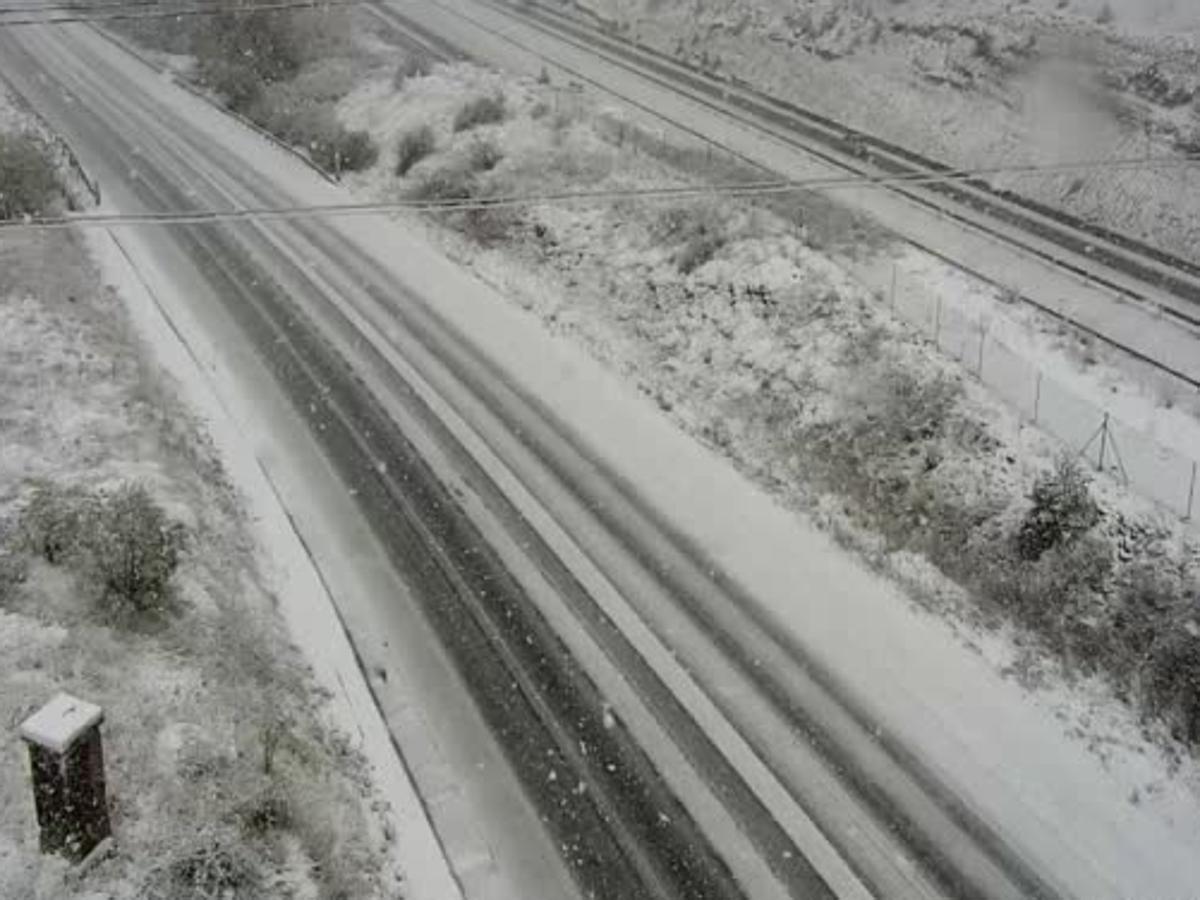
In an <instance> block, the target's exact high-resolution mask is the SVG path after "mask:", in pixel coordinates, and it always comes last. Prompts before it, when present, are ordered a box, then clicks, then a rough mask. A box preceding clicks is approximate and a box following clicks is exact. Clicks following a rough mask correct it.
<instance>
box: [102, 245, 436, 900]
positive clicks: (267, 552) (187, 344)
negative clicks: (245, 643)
mask: <svg viewBox="0 0 1200 900" xmlns="http://www.w3.org/2000/svg"><path fill="white" fill-rule="evenodd" d="M89 238H90V241H89V243H90V245H91V248H92V252H93V253H94V254H95V257H96V259H97V260H98V261H99V263H100V267H101V273H102V275H103V277H104V280H105V283H107V284H111V285H113V286H115V287H116V289H117V290H118V292H119V293H120V295H121V297H122V298H123V299H124V300H125V301H126V304H127V307H128V309H129V311H130V313H131V315H132V318H133V322H134V325H135V326H136V327H137V329H138V331H139V333H140V334H141V336H142V338H143V339H144V340H145V341H146V343H147V344H148V345H149V346H151V347H153V348H154V353H155V358H156V360H157V362H158V364H159V365H161V366H163V368H164V369H166V370H167V371H168V372H170V373H171V375H172V376H173V377H174V378H175V379H177V381H178V383H179V385H180V387H181V394H182V395H183V397H184V398H185V399H186V401H187V406H188V407H189V408H190V409H191V410H192V411H193V413H194V414H196V415H198V416H199V417H200V419H201V421H202V422H203V424H204V427H205V430H206V432H207V434H208V435H209V436H210V437H211V439H212V440H213V443H214V445H215V447H216V449H217V451H218V453H219V454H220V456H221V459H222V462H223V464H224V466H225V467H226V469H227V471H228V473H229V476H230V478H231V480H232V482H233V483H234V484H235V485H236V486H237V488H238V489H239V491H240V494H241V496H242V497H243V499H244V500H245V503H246V507H247V513H248V516H249V520H250V526H251V529H252V531H253V535H254V539H255V541H256V543H257V544H258V546H260V547H261V549H262V557H261V564H262V565H263V567H264V570H265V572H264V577H265V578H266V580H267V583H268V584H269V586H270V590H271V591H272V593H273V594H274V595H275V596H276V597H277V598H278V602H277V609H278V610H279V612H280V613H281V614H282V615H283V617H284V619H285V621H286V622H287V627H288V631H289V633H290V634H291V636H292V638H293V639H294V640H295V641H296V643H297V645H298V646H299V648H300V650H301V651H302V652H303V654H304V658H305V660H306V661H307V662H308V663H309V665H311V666H312V671H313V675H314V676H315V677H316V680H317V682H318V683H319V684H320V685H321V687H322V688H323V690H324V692H325V697H326V698H327V700H328V703H327V704H326V705H325V707H324V708H323V709H322V710H321V713H322V715H323V716H325V717H327V719H328V721H329V724H330V725H331V726H332V727H334V728H336V729H338V730H339V731H340V732H341V733H343V734H346V735H349V736H352V737H351V742H352V744H353V746H354V747H355V749H356V751H357V752H359V753H361V754H362V756H363V758H364V759H365V760H366V762H367V765H368V766H369V772H370V773H369V778H370V780H371V784H372V787H373V789H374V797H373V799H372V802H371V810H372V811H373V812H374V813H375V814H376V817H377V818H376V820H375V821H374V822H373V823H372V824H373V826H374V828H373V830H374V833H375V836H376V838H377V839H378V840H379V845H380V847H381V848H382V850H383V852H384V853H385V854H386V855H387V857H388V858H389V859H390V861H391V866H390V868H391V871H392V873H393V876H394V879H395V881H396V882H397V884H398V885H400V889H401V890H402V895H403V896H404V897H406V898H429V900H450V898H453V897H455V896H458V895H459V888H458V886H457V885H456V884H455V881H454V877H453V875H452V874H451V873H450V869H449V866H448V864H447V861H446V859H445V856H444V854H443V851H442V849H441V847H440V845H439V843H438V839H437V837H436V835H435V834H434V833H433V830H432V828H431V827H430V824H429V821H428V819H427V818H426V816H425V814H424V810H423V804H422V801H421V799H420V797H419V796H418V795H417V793H416V791H415V789H414V787H413V784H412V780H411V778H410V777H409V774H408V772H407V771H406V770H405V766H404V762H403V760H402V759H401V758H400V756H399V754H398V753H397V751H396V748H395V747H394V746H393V743H392V738H391V736H390V735H389V733H388V728H387V725H386V724H385V722H384V720H383V717H382V715H381V713H380V710H379V709H378V707H377V705H376V703H375V700H374V698H373V697H372V695H371V691H370V688H369V686H368V685H367V682H366V678H365V674H364V672H363V671H362V669H361V667H360V665H359V663H358V660H357V659H356V656H355V652H354V649H353V648H352V646H351V644H350V641H349V639H348V637H347V635H346V632H345V628H344V627H343V624H342V622H341V620H340V618H339V616H338V613H337V610H336V607H335V605H334V602H333V599H332V598H331V596H330V594H329V591H328V589H327V587H326V584H325V582H324V580H323V578H322V576H321V573H320V572H319V571H318V569H317V567H316V565H315V564H314V562H313V560H312V558H311V557H310V555H309V553H308V550H307V548H306V547H305V546H304V543H303V540H302V539H301V537H300V536H299V534H298V533H297V532H296V530H295V527H294V525H293V523H292V521H291V517H290V514H289V513H288V511H287V509H286V508H285V506H284V503H283V500H282V497H281V496H280V495H279V493H278V489H277V488H276V486H275V484H274V483H273V481H272V479H271V476H270V474H269V473H268V471H267V469H266V468H265V467H264V466H263V464H262V461H261V460H260V458H259V457H258V455H257V452H256V449H255V448H254V447H253V446H251V445H250V444H249V443H248V442H247V440H246V438H245V435H244V433H243V432H242V430H241V429H240V428H239V427H238V425H237V421H236V419H235V414H234V413H233V412H232V411H231V408H230V404H231V403H234V404H236V403H237V400H236V398H234V397H232V396H230V395H229V393H228V390H225V391H222V390H221V387H220V386H218V385H217V384H216V383H215V382H214V380H213V377H212V373H211V372H208V371H206V367H205V364H204V362H203V361H204V360H213V359H216V358H217V356H218V353H217V351H216V349H215V348H214V347H212V346H206V345H205V343H204V338H203V331H202V329H199V328H196V327H194V326H191V327H189V325H188V324H185V321H186V320H185V317H186V301H183V300H182V299H181V298H164V297H158V296H155V295H154V294H153V293H152V292H151V291H150V290H149V288H148V287H147V284H146V281H145V280H144V277H143V276H142V275H140V274H139V273H138V271H137V270H135V269H134V268H133V265H132V263H131V261H130V258H129V256H128V255H127V253H126V249H125V247H124V246H123V243H124V244H128V243H129V242H130V239H131V238H130V236H126V237H125V238H124V242H123V240H122V238H121V237H120V236H118V235H114V234H111V233H108V232H103V233H101V232H90V233H89ZM144 264H145V258H144V257H143V265H144ZM155 282H156V283H157V284H159V285H169V284H170V283H171V281H170V279H169V278H163V277H161V273H160V277H158V278H156V279H155ZM185 335H186V338H185ZM225 387H226V388H228V385H226V386H225ZM244 412H245V411H244V410H243V413H244Z"/></svg>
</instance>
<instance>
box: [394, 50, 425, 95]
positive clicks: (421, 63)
mask: <svg viewBox="0 0 1200 900" xmlns="http://www.w3.org/2000/svg"><path fill="white" fill-rule="evenodd" d="M432 71H433V62H432V61H431V60H430V58H429V57H428V56H427V55H426V54H424V53H422V52H421V51H419V50H415V51H413V52H412V53H409V54H407V55H406V56H405V57H404V59H402V60H401V61H400V65H398V66H396V72H395V74H393V75H392V87H394V88H395V89H396V90H400V89H401V88H402V87H404V85H405V83H406V82H407V81H408V80H409V79H410V78H424V77H425V76H426V75H428V74H429V73H430V72H432Z"/></svg>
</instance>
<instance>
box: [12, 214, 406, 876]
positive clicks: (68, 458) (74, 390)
mask: <svg viewBox="0 0 1200 900" xmlns="http://www.w3.org/2000/svg"><path fill="white" fill-rule="evenodd" d="M0 421H2V422H3V423H4V426H3V428H4V435H5V438H4V443H3V451H2V452H0V717H3V720H4V721H5V722H8V723H10V725H13V726H15V724H16V723H19V722H20V721H21V720H22V719H23V718H24V717H25V716H27V715H28V714H29V713H31V712H32V711H33V710H34V709H36V708H37V707H38V706H40V705H41V704H42V703H44V702H45V701H46V700H47V699H48V698H49V697H50V696H51V695H53V694H54V693H55V692H57V691H60V690H65V691H68V692H70V693H73V694H76V695H78V696H80V697H83V698H86V699H88V700H91V701H93V702H96V703H99V704H100V705H102V706H103V707H104V709H105V713H106V722H105V725H104V740H105V757H106V770H107V778H108V791H109V801H110V809H111V817H112V821H113V825H114V829H115V832H116V838H117V852H116V855H115V856H114V857H112V858H111V859H109V860H108V861H106V862H104V863H102V864H101V865H100V866H99V867H98V868H97V869H95V870H94V871H93V872H92V873H91V874H89V876H88V877H87V878H86V879H85V880H84V881H83V882H82V883H74V882H64V880H63V867H62V865H61V864H60V863H59V862H57V861H56V860H54V859H53V858H43V857H41V856H40V855H39V854H38V851H37V832H36V825H35V822H36V820H35V816H34V810H33V800H32V796H31V792H30V788H29V782H28V773H27V763H26V760H25V753H24V749H23V747H22V746H21V745H20V742H19V741H15V740H11V741H6V742H5V745H4V749H3V760H2V762H3V764H2V765H0V896H2V897H21V898H45V900H51V898H53V900H60V898H69V897H95V896H98V895H103V896H119V897H137V898H155V900H157V898H164V900H165V898H170V900H201V898H204V900H208V898H210V897H223V898H231V900H243V898H245V900H260V898H264V900H265V898H285V897H288V898H290V897H313V898H318V897H319V898H329V900H333V898H350V897H355V898H357V897H382V896H390V895H389V894H388V893H387V890H388V888H387V886H386V885H385V884H384V883H383V881H382V871H381V866H382V858H381V856H380V854H379V851H378V850H377V848H376V847H375V846H374V845H373V842H372V838H371V837H370V834H371V832H370V828H369V825H368V821H367V818H366V813H365V812H364V810H365V808H366V805H367V804H368V803H369V801H370V799H371V792H370V786H369V783H368V782H367V780H366V777H365V773H364V768H363V765H362V763H361V761H360V759H359V758H358V756H357V754H356V752H355V751H354V750H353V749H352V747H351V746H350V745H349V743H348V742H347V741H346V740H345V738H344V737H343V736H341V735H339V734H336V733H333V732H331V731H330V730H328V729H327V728H326V727H325V726H324V725H323V724H322V721H321V713H320V707H321V702H322V698H321V697H320V695H319V692H318V689H317V688H316V687H315V685H314V684H313V682H312V681H311V678H310V676H309V674H308V672H307V670H306V667H305V665H304V663H303V661H302V660H301V658H300V657H299V654H298V653H297V651H296V650H295V649H294V648H293V647H292V646H291V645H290V643H289V642H288V640H287V637H286V635H285V634H284V633H283V632H282V630H281V626H280V624H279V622H278V620H277V619H276V618H275V616H274V607H275V603H276V601H275V599H274V598H273V597H272V596H271V595H270V594H269V591H268V589H267V588H266V587H265V586H264V585H265V583H264V581H263V579H262V578H261V577H260V575H259V572H258V570H257V567H256V561H255V549H254V547H253V545H252V543H251V541H250V539H249V537H248V533H247V528H246V523H245V522H244V520H243V513H242V512H241V508H240V502H239V498H238V497H237V496H236V493H235V491H234V489H233V487H232V486H231V485H230V484H229V482H228V480H227V479H226V478H225V476H224V473H223V472H222V469H221V465H220V462H219V460H218V459H217V457H216V455H215V451H214V450H213V448H212V447H211V446H210V445H209V444H208V442H207V440H206V438H205V437H204V435H203V434H202V433H201V432H200V430H199V429H198V427H197V425H196V423H194V422H193V421H191V420H190V419H189V418H188V417H187V415H186V413H183V412H181V411H180V404H179V400H178V398H177V396H176V395H175V393H174V391H173V388H172V386H171V385H170V383H169V382H168V381H167V380H166V376H164V375H163V373H162V372H160V371H158V370H157V369H156V368H155V367H154V365H153V364H152V363H151V362H149V361H148V358H147V357H146V355H145V354H144V352H143V348H142V347H140V346H139V345H138V343H137V340H136V337H135V336H134V335H133V334H132V332H131V330H130V326H129V324H128V323H127V321H126V318H125V316H124V314H123V310H122V307H121V303H120V300H119V298H117V297H116V296H114V295H113V293H112V292H111V291H108V290H105V289H103V288H101V287H99V279H98V276H97V274H96V272H95V271H94V270H93V268H92V267H91V264H90V262H89V260H88V258H87V256H86V254H85V252H84V250H83V248H82V247H81V246H80V244H79V243H78V238H77V237H76V236H74V235H73V234H72V233H70V232H66V231H55V232H44V233H36V234H35V233H21V234H14V235H12V236H10V237H8V238H6V240H5V241H4V242H3V244H2V245H0ZM97 892H98V893H97Z"/></svg>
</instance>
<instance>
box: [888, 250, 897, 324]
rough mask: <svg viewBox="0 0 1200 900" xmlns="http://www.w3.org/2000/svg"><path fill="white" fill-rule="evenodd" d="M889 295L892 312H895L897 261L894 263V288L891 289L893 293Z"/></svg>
mask: <svg viewBox="0 0 1200 900" xmlns="http://www.w3.org/2000/svg"><path fill="white" fill-rule="evenodd" d="M888 297H889V302H890V303H891V307H892V312H895V311H896V263H895V262H893V263H892V290H891V293H890V294H889V295H888Z"/></svg>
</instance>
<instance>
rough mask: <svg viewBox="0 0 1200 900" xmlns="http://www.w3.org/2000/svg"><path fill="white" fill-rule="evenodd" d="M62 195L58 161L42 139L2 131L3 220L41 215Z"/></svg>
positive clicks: (0, 205) (0, 214)
mask: <svg viewBox="0 0 1200 900" xmlns="http://www.w3.org/2000/svg"><path fill="white" fill-rule="evenodd" d="M61 194H62V187H61V186H60V185H59V181H58V175H57V173H56V172H55V170H54V163H53V162H51V157H50V154H49V153H48V152H47V150H46V148H45V146H43V144H42V143H41V141H39V140H37V139H36V138H32V137H29V136H28V135H20V134H0V219H14V218H17V217H19V216H36V215H40V214H42V213H44V212H46V211H47V209H48V208H49V207H50V206H51V205H52V204H53V203H54V201H55V199H56V198H57V197H59V196H60V195H61Z"/></svg>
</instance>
